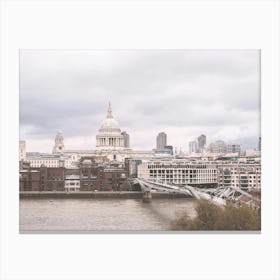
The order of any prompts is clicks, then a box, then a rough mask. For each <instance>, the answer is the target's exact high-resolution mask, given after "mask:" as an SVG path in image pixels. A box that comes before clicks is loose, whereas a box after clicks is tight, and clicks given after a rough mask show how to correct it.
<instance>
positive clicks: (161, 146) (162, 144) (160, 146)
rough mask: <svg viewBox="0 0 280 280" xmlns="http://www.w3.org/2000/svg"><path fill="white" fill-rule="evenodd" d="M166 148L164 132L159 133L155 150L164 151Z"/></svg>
mask: <svg viewBox="0 0 280 280" xmlns="http://www.w3.org/2000/svg"><path fill="white" fill-rule="evenodd" d="M165 146H167V135H166V133H165V132H160V133H159V134H158V136H157V150H164V147H165Z"/></svg>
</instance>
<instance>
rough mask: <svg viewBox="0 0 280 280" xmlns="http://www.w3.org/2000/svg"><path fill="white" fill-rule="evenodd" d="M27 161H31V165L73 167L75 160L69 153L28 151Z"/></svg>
mask: <svg viewBox="0 0 280 280" xmlns="http://www.w3.org/2000/svg"><path fill="white" fill-rule="evenodd" d="M25 161H26V162H29V163H30V166H31V167H41V166H42V165H44V166H46V167H66V168H72V167H73V161H72V159H71V157H70V156H67V155H52V154H40V153H27V156H26V159H25Z"/></svg>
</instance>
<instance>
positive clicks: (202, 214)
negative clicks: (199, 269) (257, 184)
mask: <svg viewBox="0 0 280 280" xmlns="http://www.w3.org/2000/svg"><path fill="white" fill-rule="evenodd" d="M196 213H197V215H196V217H195V218H193V219H191V218H190V217H189V216H188V215H187V214H186V213H185V214H183V215H181V216H179V217H178V218H177V219H176V220H175V221H173V222H172V223H171V229H172V230H260V229H261V211H260V208H259V209H255V208H252V207H250V206H247V205H241V206H236V205H234V204H233V203H231V202H228V203H227V205H226V206H225V207H220V206H217V205H214V204H213V203H210V202H208V201H205V200H201V201H198V205H197V207H196Z"/></svg>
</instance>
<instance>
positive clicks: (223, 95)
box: [20, 50, 260, 152]
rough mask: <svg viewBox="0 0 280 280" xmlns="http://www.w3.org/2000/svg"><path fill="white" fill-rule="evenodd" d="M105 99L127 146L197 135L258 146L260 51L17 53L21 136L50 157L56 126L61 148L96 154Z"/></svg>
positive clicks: (182, 144)
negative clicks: (160, 136)
mask: <svg viewBox="0 0 280 280" xmlns="http://www.w3.org/2000/svg"><path fill="white" fill-rule="evenodd" d="M109 101H111V104H112V110H113V116H114V118H115V119H116V120H117V121H118V122H119V124H120V127H121V129H122V131H123V130H125V131H127V133H129V135H130V144H131V148H133V149H153V148H155V145H156V135H157V134H158V133H159V132H161V131H164V132H166V133H167V142H168V144H169V145H173V146H174V147H177V149H178V150H180V148H181V149H182V150H183V151H187V150H188V142H189V141H191V140H194V139H195V138H197V137H198V136H199V135H200V134H205V135H206V136H207V144H209V143H210V142H212V141H215V140H224V141H227V142H234V143H240V144H242V147H243V148H255V147H257V143H258V137H259V136H260V51H258V50H131V51H127V50H125V51H124V50H123V51H90V50H86V51H85V50H79V51H78V50H77V51H72V50H71V51H66V50H59V51H54V50H46V51H42V50H40V51H37V50H21V52H20V138H21V140H26V145H27V151H29V152H30V151H39V152H51V150H52V147H53V145H54V138H55V135H56V131H57V130H58V129H61V130H62V132H63V135H64V144H65V148H66V149H94V148H95V143H96V141H95V136H96V134H97V132H98V129H99V126H100V123H101V121H102V120H103V119H104V118H105V117H106V111H107V107H108V102H109Z"/></svg>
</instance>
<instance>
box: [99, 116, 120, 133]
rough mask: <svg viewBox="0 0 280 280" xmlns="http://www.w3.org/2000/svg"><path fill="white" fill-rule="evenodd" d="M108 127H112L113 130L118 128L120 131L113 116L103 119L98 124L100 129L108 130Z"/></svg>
mask: <svg viewBox="0 0 280 280" xmlns="http://www.w3.org/2000/svg"><path fill="white" fill-rule="evenodd" d="M110 129H113V130H116V129H117V130H118V131H120V126H119V123H118V122H117V121H116V120H115V119H114V118H111V119H105V120H104V121H103V122H102V123H101V126H100V129H99V131H100V130H110Z"/></svg>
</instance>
